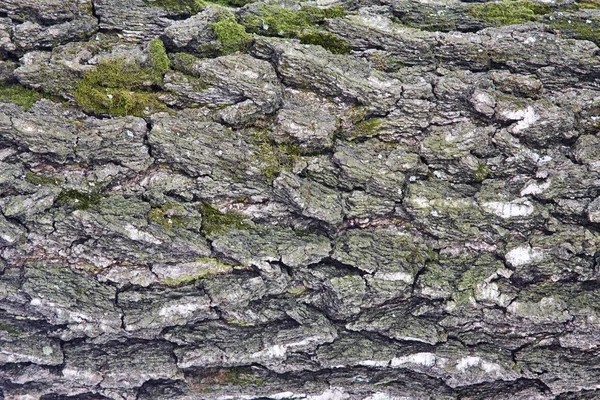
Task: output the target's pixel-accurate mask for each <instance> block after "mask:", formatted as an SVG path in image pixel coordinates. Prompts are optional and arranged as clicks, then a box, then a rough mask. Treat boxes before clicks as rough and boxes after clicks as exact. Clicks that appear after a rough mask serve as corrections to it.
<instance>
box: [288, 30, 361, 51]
mask: <svg viewBox="0 0 600 400" xmlns="http://www.w3.org/2000/svg"><path fill="white" fill-rule="evenodd" d="M298 38H299V39H300V42H302V43H304V44H315V45H319V46H321V47H323V48H324V49H325V50H329V51H330V52H331V53H333V54H349V53H350V52H351V51H352V50H351V49H350V46H348V43H347V42H346V41H345V40H344V39H342V38H340V37H339V36H337V35H334V34H333V33H329V32H324V31H319V30H311V31H308V32H305V33H300V34H299V35H298Z"/></svg>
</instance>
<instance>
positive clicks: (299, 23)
mask: <svg viewBox="0 0 600 400" xmlns="http://www.w3.org/2000/svg"><path fill="white" fill-rule="evenodd" d="M344 15H346V12H345V10H344V9H343V8H342V7H331V8H318V7H308V6H305V7H302V8H301V9H300V10H298V11H295V10H291V9H289V8H283V7H277V6H267V5H264V6H262V7H261V8H260V13H259V15H247V16H246V17H245V18H244V19H243V20H242V24H243V25H244V26H245V27H246V29H247V30H248V32H251V33H257V34H260V35H266V36H282V37H288V38H295V37H298V35H299V34H300V33H301V32H303V31H304V30H307V29H311V28H314V27H316V26H317V25H319V24H322V23H323V22H324V21H325V19H327V18H339V17H343V16H344Z"/></svg>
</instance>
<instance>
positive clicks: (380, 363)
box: [358, 360, 389, 367]
mask: <svg viewBox="0 0 600 400" xmlns="http://www.w3.org/2000/svg"><path fill="white" fill-rule="evenodd" d="M388 363H389V362H388V361H386V360H362V361H359V362H358V364H360V365H363V366H365V367H387V365H388Z"/></svg>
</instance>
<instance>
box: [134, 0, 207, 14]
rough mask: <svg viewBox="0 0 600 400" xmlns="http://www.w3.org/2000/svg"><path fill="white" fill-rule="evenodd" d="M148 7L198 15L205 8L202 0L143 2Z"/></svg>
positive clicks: (150, 0)
mask: <svg viewBox="0 0 600 400" xmlns="http://www.w3.org/2000/svg"><path fill="white" fill-rule="evenodd" d="M144 3H146V4H147V5H149V6H152V7H160V8H164V9H165V10H167V11H169V12H173V13H178V14H188V15H193V14H198V13H199V12H200V11H202V9H203V8H204V6H205V3H204V2H203V1H202V0H144Z"/></svg>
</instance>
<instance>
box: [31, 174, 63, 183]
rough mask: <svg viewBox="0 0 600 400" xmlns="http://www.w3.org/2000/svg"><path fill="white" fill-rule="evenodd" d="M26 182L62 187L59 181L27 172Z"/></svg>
mask: <svg viewBox="0 0 600 400" xmlns="http://www.w3.org/2000/svg"><path fill="white" fill-rule="evenodd" d="M25 180H26V181H27V182H29V183H32V184H34V185H38V186H42V185H60V184H61V183H62V182H61V181H60V180H59V179H56V178H53V177H50V176H46V175H44V174H36V173H33V172H27V173H26V174H25Z"/></svg>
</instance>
